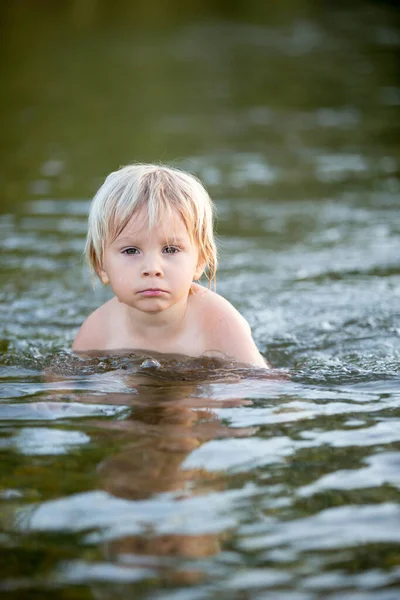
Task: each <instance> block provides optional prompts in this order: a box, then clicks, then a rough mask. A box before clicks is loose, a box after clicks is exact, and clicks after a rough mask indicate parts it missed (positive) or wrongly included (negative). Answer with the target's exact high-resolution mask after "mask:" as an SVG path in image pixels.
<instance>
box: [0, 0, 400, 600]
mask: <svg viewBox="0 0 400 600" xmlns="http://www.w3.org/2000/svg"><path fill="white" fill-rule="evenodd" d="M155 7H156V8H157V10H155V9H154V10H155V12H154V13H153V12H152V9H150V8H149V7H148V8H147V9H145V8H144V7H142V9H141V10H139V8H138V7H136V8H134V7H133V6H131V3H127V2H122V1H119V2H115V3H114V4H113V6H111V5H109V4H107V3H105V2H92V3H78V2H75V3H74V2H70V3H68V2H66V3H64V5H63V7H61V6H58V7H54V6H53V4H52V3H50V2H48V3H47V2H42V3H40V4H38V6H36V7H33V5H32V6H31V5H30V4H29V3H25V4H24V3H15V5H14V6H9V7H7V8H4V7H3V8H2V9H1V16H2V19H1V23H2V25H1V32H2V40H3V51H4V53H5V54H4V56H5V58H6V60H5V61H3V63H2V67H1V72H0V81H1V88H2V94H1V98H0V105H1V108H2V114H3V117H4V125H3V126H2V130H1V132H0V139H1V144H0V148H1V150H0V153H1V165H2V166H1V167H0V180H1V182H2V186H1V196H0V203H1V209H2V211H1V212H2V214H1V221H0V225H1V228H2V235H1V239H0V246H1V249H2V262H1V268H0V277H1V300H2V304H1V313H0V326H1V332H2V333H1V340H0V345H1V351H2V353H1V362H0V377H1V382H2V386H1V390H0V393H1V398H2V399H1V403H0V424H1V437H0V452H1V475H0V476H1V487H0V527H1V533H0V547H1V551H0V552H1V561H0V575H1V583H0V591H1V593H2V594H4V596H5V597H7V598H12V599H17V598H18V599H20V598H21V599H22V598H29V599H33V598H38V599H39V598H40V599H43V598H49V599H50V598H51V599H52V600H53V599H56V600H70V599H80V600H81V599H82V600H86V599H92V598H95V599H97V598H99V599H105V598H118V597H121V598H140V599H143V600H144V599H150V598H151V599H156V600H186V599H188V600H200V599H211V598H218V599H219V598H223V599H225V598H226V599H229V600H231V599H238V600H247V599H251V600H253V599H254V600H267V599H268V600H269V599H271V600H319V599H324V600H325V599H328V600H339V599H343V598H345V599H346V600H348V599H350V600H397V599H398V598H399V597H400V373H399V367H400V318H399V301H400V267H399V257H400V235H399V234H400V219H399V204H400V202H399V200H400V180H399V173H400V169H399V161H400V155H399V147H400V144H399V140H400V136H399V133H400V132H399V123H400V119H399V116H400V83H399V79H398V63H397V58H398V50H399V45H400V20H399V13H398V11H397V10H396V9H395V8H394V5H393V4H391V3H389V2H382V3H377V2H371V3H368V2H360V3H357V2H353V3H352V4H351V7H349V6H348V5H344V4H342V3H335V4H333V3H332V5H331V6H330V7H329V6H328V4H326V5H325V7H324V8H322V7H317V6H315V5H314V4H312V3H311V2H310V3H308V2H300V1H299V2H284V3H282V4H280V5H279V7H278V6H277V7H271V6H270V7H268V3H265V6H264V4H261V3H257V2H253V3H251V2H250V3H248V4H247V5H246V6H245V7H244V6H243V7H242V6H241V4H239V3H237V4H234V5H233V6H230V7H228V6H224V5H223V4H222V3H221V4H216V6H215V9H213V10H212V11H211V9H210V10H209V11H206V10H205V9H204V8H203V9H200V8H199V7H197V6H196V4H195V3H194V5H193V6H191V7H190V8H188V7H186V8H183V7H178V6H175V8H174V9H173V10H171V11H166V9H165V6H164V5H163V4H161V3H158V5H157V3H156V4H155ZM217 7H218V8H217ZM3 90H4V91H3ZM134 160H140V161H146V160H152V161H164V162H172V163H173V164H175V165H177V166H180V167H183V168H186V169H189V170H191V171H193V172H195V173H196V174H197V175H198V176H199V177H200V178H202V179H203V180H204V182H205V183H206V185H207V187H208V189H209V191H210V193H211V195H212V196H213V198H214V199H215V203H216V206H217V211H218V241H219V249H220V269H219V272H218V286H217V289H218V291H219V292H220V293H221V294H223V295H224V296H226V297H227V298H228V299H229V300H230V301H231V302H232V303H233V304H234V305H235V306H236V307H237V308H238V309H239V310H240V311H241V312H242V313H243V315H244V316H245V317H246V318H247V319H248V321H249V323H250V324H251V327H252V330H253V335H254V338H255V340H256V342H257V345H258V347H259V348H260V350H261V352H262V353H263V354H264V355H265V356H266V357H267V359H268V360H269V362H270V363H271V365H272V366H273V370H272V371H271V373H269V374H268V373H267V374H266V373H265V372H263V371H260V370H253V369H249V368H244V367H243V368H242V367H240V366H238V365H233V364H231V363H229V362H223V361H220V360H217V359H212V358H203V359H199V360H194V359H193V360H192V359H188V358H184V357H179V356H162V355H161V356H156V355H154V356H153V358H156V359H157V360H158V363H159V364H157V362H154V360H152V356H151V355H148V354H146V355H137V354H136V355H135V354H132V355H125V356H118V355H114V356H101V357H93V358H91V359H89V358H87V359H83V358H79V357H75V356H73V355H72V354H71V353H70V350H69V349H70V346H71V342H72V340H73V338H74V335H75V333H76V331H77V328H78V327H79V325H80V323H81V322H82V321H83V319H84V318H85V317H86V316H87V315H88V314H89V313H90V312H91V311H92V310H93V309H94V308H95V307H96V306H98V305H99V304H100V303H101V302H102V301H104V299H105V298H106V297H108V296H107V291H104V290H101V289H100V288H99V287H98V288H96V290H95V291H94V290H93V289H92V288H91V282H90V277H89V275H88V273H87V271H86V270H85V268H84V267H83V259H82V251H83V245H84V237H85V233H86V218H87V212H88V208H89V204H90V198H91V196H92V195H93V194H94V192H95V190H96V188H97V186H98V185H99V183H101V181H102V178H104V176H105V175H106V174H107V173H108V172H109V171H111V170H113V169H115V168H117V167H118V166H120V165H122V164H127V163H128V162H130V161H134Z"/></svg>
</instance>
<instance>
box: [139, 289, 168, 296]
mask: <svg viewBox="0 0 400 600" xmlns="http://www.w3.org/2000/svg"><path fill="white" fill-rule="evenodd" d="M138 293H139V294H140V295H141V296H161V294H166V293H167V292H166V290H162V289H161V288H147V289H145V290H140V292H138Z"/></svg>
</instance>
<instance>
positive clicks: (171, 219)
mask: <svg viewBox="0 0 400 600" xmlns="http://www.w3.org/2000/svg"><path fill="white" fill-rule="evenodd" d="M149 233H155V234H158V235H160V236H165V237H168V238H169V237H187V236H188V235H189V233H188V230H187V228H186V225H185V223H184V221H183V219H182V217H181V215H180V214H179V213H178V212H177V211H172V212H171V214H169V215H168V214H165V215H164V216H163V218H162V219H161V220H160V222H157V223H155V224H154V225H152V226H150V224H149V216H148V213H147V211H146V210H144V209H141V210H139V211H138V212H136V213H134V214H133V215H132V217H131V218H130V219H129V221H128V223H127V224H126V225H125V227H124V228H123V230H122V231H121V232H120V234H119V235H118V236H117V239H119V238H121V237H124V236H127V235H128V236H135V237H137V236H143V235H144V236H146V235H148V234H149Z"/></svg>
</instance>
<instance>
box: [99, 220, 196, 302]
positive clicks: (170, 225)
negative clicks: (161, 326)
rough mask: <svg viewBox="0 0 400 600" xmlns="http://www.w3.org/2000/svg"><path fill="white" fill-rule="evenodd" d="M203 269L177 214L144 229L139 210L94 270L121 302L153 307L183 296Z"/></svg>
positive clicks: (144, 223)
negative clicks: (100, 264) (108, 284)
mask: <svg viewBox="0 0 400 600" xmlns="http://www.w3.org/2000/svg"><path fill="white" fill-rule="evenodd" d="M203 270H204V265H199V257H198V251H197V248H196V247H195V245H194V244H193V243H192V242H191V240H190V237H189V234H188V231H187V229H186V226H185V224H184V222H183V221H182V218H181V217H180V215H178V214H176V213H174V214H173V215H172V217H171V218H170V219H166V221H165V222H163V223H162V224H160V225H159V226H155V227H153V228H151V229H149V226H148V223H147V219H146V216H145V214H144V213H143V212H142V211H139V212H138V213H137V214H135V215H134V216H133V217H132V219H131V220H130V221H129V223H128V225H127V226H126V227H125V229H124V230H123V231H122V232H121V233H120V234H119V236H118V237H117V238H116V239H115V240H114V241H113V242H111V243H110V244H109V245H108V246H107V247H106V250H105V253H104V260H103V265H102V270H101V271H100V273H99V275H100V278H101V280H102V282H103V283H110V285H111V288H112V290H113V292H114V293H115V295H116V296H117V298H118V299H119V300H120V301H121V302H123V303H124V304H127V305H128V306H130V307H132V308H136V309H138V310H139V311H142V312H147V313H152V312H154V313H157V312H160V311H163V310H166V309H167V308H169V307H170V306H173V305H174V304H177V303H178V302H180V301H181V302H184V301H185V299H187V297H188V294H189V290H190V286H191V284H192V282H193V280H194V279H199V278H200V276H201V274H202V272H203Z"/></svg>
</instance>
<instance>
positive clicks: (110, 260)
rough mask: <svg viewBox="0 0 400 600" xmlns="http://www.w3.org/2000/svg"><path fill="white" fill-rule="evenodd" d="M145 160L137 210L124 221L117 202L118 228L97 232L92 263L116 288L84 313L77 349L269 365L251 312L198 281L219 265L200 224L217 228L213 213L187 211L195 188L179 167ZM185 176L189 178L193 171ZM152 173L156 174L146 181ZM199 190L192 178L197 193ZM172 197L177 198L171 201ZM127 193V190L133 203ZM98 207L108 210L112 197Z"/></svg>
mask: <svg viewBox="0 0 400 600" xmlns="http://www.w3.org/2000/svg"><path fill="white" fill-rule="evenodd" d="M146 168H147V171H146V172H145V175H146V176H147V180H146V182H145V184H142V189H139V192H137V194H138V199H137V200H136V204H139V206H136V207H135V203H134V202H133V205H134V210H133V209H132V210H131V212H130V213H129V212H128V211H126V210H125V212H127V215H128V217H126V216H125V218H122V217H120V221H122V224H121V223H119V222H118V219H117V217H116V216H115V214H116V208H113V209H112V210H111V211H110V212H111V213H112V217H113V219H114V220H116V221H117V223H116V224H115V223H114V224H113V226H112V228H111V230H112V232H113V234H112V235H108V236H107V235H105V236H104V238H105V239H104V238H103V239H101V237H99V240H98V247H99V248H100V250H97V249H96V248H95V247H94V244H93V248H94V249H93V248H92V247H90V251H89V255H90V256H91V254H93V255H94V259H93V269H94V270H95V272H96V274H97V275H98V277H99V278H100V280H101V281H102V283H103V284H104V285H108V284H109V285H110V286H111V288H112V290H113V292H114V294H115V296H114V297H113V298H112V299H111V300H109V301H108V302H106V303H105V304H103V305H102V306H101V307H100V308H98V309H97V310H96V311H95V312H94V313H92V314H91V315H90V316H89V317H88V318H87V319H86V321H85V322H84V323H83V325H82V327H81V328H80V330H79V332H78V334H77V336H76V338H75V341H74V344H73V350H74V351H79V352H83V351H88V350H106V351H109V350H120V349H126V350H136V349H137V350H139V349H140V350H147V351H157V352H165V353H179V354H186V355H188V356H192V357H199V356H202V355H204V354H206V353H208V354H212V353H218V354H219V355H221V354H222V355H223V356H225V357H227V358H232V359H234V360H236V361H239V362H244V363H249V364H252V365H255V366H259V367H264V368H266V367H267V366H268V365H267V364H266V362H265V360H264V359H263V357H262V356H261V354H260V353H259V351H258V349H257V347H256V345H255V343H254V341H253V339H252V336H251V331H250V327H249V325H248V323H247V322H246V320H245V319H244V318H243V317H242V316H241V315H240V313H239V312H238V311H237V310H236V309H235V308H234V307H233V306H232V305H231V304H230V303H229V302H228V301H227V300H225V299H224V298H222V296H220V295H218V294H216V293H215V292H212V291H211V290H209V289H207V288H205V287H203V286H201V285H199V284H197V283H195V281H197V280H198V279H200V277H201V276H202V274H203V272H204V270H205V269H206V267H207V268H208V269H209V270H210V265H211V267H216V255H215V254H214V255H212V253H213V248H214V242H213V239H212V237H211V240H208V241H207V239H205V240H203V239H202V238H201V233H202V232H203V237H204V238H207V235H208V236H209V237H210V235H211V236H212V227H211V223H209V222H208V221H210V217H209V216H208V215H207V214H206V215H205V216H204V215H201V214H200V215H198V214H195V215H194V216H193V215H192V213H189V209H187V207H186V206H185V203H187V204H189V203H190V202H191V201H192V199H191V198H189V192H190V190H189V192H188V190H187V189H186V188H185V189H184V192H185V193H183V192H182V190H181V189H180V187H179V186H181V185H182V187H183V184H182V181H181V179H180V177H181V176H182V174H181V173H180V172H178V173H177V172H175V171H170V170H168V169H166V168H163V169H160V168H156V167H153V166H146ZM136 170H138V168H137V169H136ZM122 171H123V170H122ZM132 172H133V175H132ZM133 176H135V177H137V174H136V173H135V167H132V168H131V172H130V171H129V170H128V172H127V175H126V174H125V179H124V180H123V183H124V185H125V187H126V185H127V183H126V181H125V180H126V178H127V177H131V179H132V177H133ZM184 176H185V177H187V178H188V181H189V182H190V181H191V180H190V177H191V176H187V175H186V174H184ZM151 178H153V180H154V181H149V179H151ZM157 178H158V179H157ZM143 179H144V178H143ZM183 181H184V183H187V181H186V180H183ZM128 183H130V181H129V180H128ZM195 183H196V182H195ZM135 184H136V181H135ZM196 185H197V183H196ZM151 186H153V187H151ZM168 186H169V187H168ZM174 186H175V187H174ZM114 187H115V186H114ZM202 189H203V188H202ZM149 190H150V191H149ZM129 191H130V193H131V194H132V191H131V190H129ZM196 191H197V193H198V190H197V189H196V187H195V186H194V191H193V195H195V192H196ZM203 191H204V194H206V192H205V190H203ZM167 192H168V193H167ZM107 193H108V191H107ZM117 193H120V194H121V192H120V191H119V190H118V192H115V190H113V194H114V195H117ZM123 193H125V188H124V189H123ZM151 194H152V195H153V196H156V195H157V194H158V195H157V196H156V199H155V203H157V202H158V203H160V202H162V203H164V204H163V205H162V209H163V211H164V212H162V214H161V213H160V214H158V212H160V210H161V209H160V206H159V204H156V207H155V208H154V207H151V210H153V211H154V212H155V216H154V214H152V213H151V210H150V208H149V206H148V204H149V203H150V202H151V201H153V200H152V198H150V199H149V196H150V195H151ZM179 194H180V195H179ZM103 196H105V194H103ZM109 196H110V197H111V198H112V194H108V196H105V199H104V198H103V197H101V201H102V203H103V205H104V204H105V201H109ZM160 198H161V200H160ZM175 198H178V200H176V201H175V203H174V199H175ZM207 198H208V196H207V197H206V198H205V199H204V198H200V200H197V204H198V205H196V206H195V207H194V209H195V210H194V209H193V210H192V212H193V213H195V212H197V213H199V212H200V211H201V208H202V204H205V203H206V202H207ZM129 200H130V198H129V197H128V201H127V204H128V205H129ZM94 202H96V198H95V201H94ZM109 202H110V201H109ZM169 203H171V205H169ZM182 205H183V207H182ZM101 208H102V210H103V212H105V213H106V214H107V205H106V207H105V208H104V206H101ZM128 208H129V206H128ZM206 208H207V206H206ZM185 209H186V212H185ZM156 211H158V212H156ZM98 212H99V211H98ZM188 213H189V214H188ZM210 214H211V213H210ZM149 215H151V216H149ZM103 220H104V219H103ZM191 221H195V222H194V223H191ZM199 223H200V226H199V225H198V224H199ZM96 225H97V228H98V229H100V226H99V225H98V224H96ZM100 225H102V223H100ZM191 228H193V231H195V233H194V232H193V231H192V230H191ZM207 229H209V230H210V231H211V234H210V233H209V232H207ZM200 230H201V231H200ZM107 231H108V230H107ZM204 231H205V233H204ZM210 255H211V256H210Z"/></svg>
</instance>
